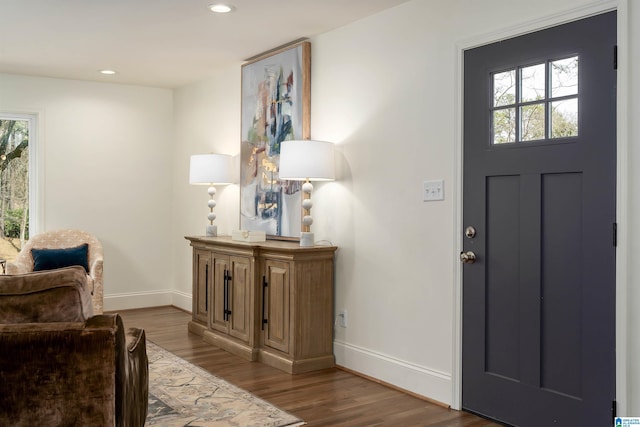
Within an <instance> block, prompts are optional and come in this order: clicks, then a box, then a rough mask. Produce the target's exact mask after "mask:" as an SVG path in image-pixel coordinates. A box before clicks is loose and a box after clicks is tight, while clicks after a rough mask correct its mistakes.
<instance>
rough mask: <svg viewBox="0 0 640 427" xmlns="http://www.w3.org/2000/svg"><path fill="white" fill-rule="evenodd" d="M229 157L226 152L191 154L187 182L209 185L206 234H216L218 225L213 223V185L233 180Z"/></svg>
mask: <svg viewBox="0 0 640 427" xmlns="http://www.w3.org/2000/svg"><path fill="white" fill-rule="evenodd" d="M231 158H232V157H231V156H228V155H226V154H195V155H193V156H191V163H190V166H189V184H201V185H208V186H209V189H208V190H207V192H208V193H209V196H210V199H209V202H208V203H207V205H208V206H209V214H208V215H207V218H208V219H209V225H207V230H206V235H207V236H217V235H218V226H217V225H214V224H213V221H214V220H215V219H216V214H215V213H213V208H215V207H216V201H215V200H214V199H213V196H215V194H216V188H215V187H214V185H227V184H231V182H232V181H233V180H232V177H231Z"/></svg>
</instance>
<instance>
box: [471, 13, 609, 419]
mask: <svg viewBox="0 0 640 427" xmlns="http://www.w3.org/2000/svg"><path fill="white" fill-rule="evenodd" d="M615 44H616V14H615V12H609V13H605V14H601V15H597V16H594V17H590V18H586V19H582V20H579V21H575V22H572V23H568V24H564V25H560V26H557V27H553V28H549V29H545V30H542V31H538V32H535V33H531V34H527V35H524V36H520V37H516V38H513V39H509V40H505V41H502V42H499V43H494V44H491V45H487V46H483V47H479V48H476V49H471V50H468V51H467V52H465V56H464V64H465V65H464V158H463V160H464V182H463V186H464V190H463V191H464V193H463V196H464V208H463V209H464V210H463V221H464V227H465V228H466V227H469V226H471V227H473V230H471V229H469V230H468V233H467V234H468V236H467V235H465V236H463V237H462V239H463V242H464V244H463V250H464V255H462V254H461V258H463V260H465V261H467V263H465V264H464V267H463V354H462V364H463V384H462V405H463V408H464V409H465V410H468V411H471V412H474V413H478V414H481V415H484V416H487V417H489V418H493V419H496V420H499V421H502V422H504V423H508V424H513V425H518V426H535V427H540V426H551V425H558V426H608V425H612V422H613V421H612V417H613V414H612V412H611V407H612V401H613V400H614V399H615V220H616V219H615V218H616V212H615V194H616V133H615V124H616V109H615V107H616V72H615V69H614V48H615ZM469 252H473V253H474V254H475V262H473V261H474V260H473V254H470V253H469Z"/></svg>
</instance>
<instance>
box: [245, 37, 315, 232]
mask: <svg viewBox="0 0 640 427" xmlns="http://www.w3.org/2000/svg"><path fill="white" fill-rule="evenodd" d="M310 98H311V43H310V42H309V41H301V42H296V43H293V44H291V45H288V46H285V47H282V48H278V49H275V50H273V51H270V52H268V53H265V54H262V55H259V56H257V57H255V58H254V59H252V60H250V61H248V62H247V63H245V64H243V65H242V102H241V110H242V117H241V128H242V129H241V150H240V228H241V229H242V230H250V231H251V230H258V231H264V232H265V233H266V235H267V238H268V239H278V240H299V236H300V231H301V200H302V195H301V188H302V182H301V181H284V180H283V181H281V180H280V179H279V177H278V169H279V160H280V143H281V142H282V141H285V140H301V139H309V137H310V133H311V132H310V122H311V114H310V112H311V99H310Z"/></svg>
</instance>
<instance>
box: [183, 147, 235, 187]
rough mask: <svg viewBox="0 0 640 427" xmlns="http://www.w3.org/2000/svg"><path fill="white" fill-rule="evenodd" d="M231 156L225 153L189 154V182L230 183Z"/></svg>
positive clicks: (231, 180)
mask: <svg viewBox="0 0 640 427" xmlns="http://www.w3.org/2000/svg"><path fill="white" fill-rule="evenodd" d="M231 158H232V157H231V156H229V155H226V154H195V155H193V156H191V164H190V167H189V184H207V185H212V184H231V183H232V182H233V179H232V176H231Z"/></svg>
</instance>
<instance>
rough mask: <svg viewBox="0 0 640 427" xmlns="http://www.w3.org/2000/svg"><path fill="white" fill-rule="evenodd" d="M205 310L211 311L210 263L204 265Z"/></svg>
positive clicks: (206, 311)
mask: <svg viewBox="0 0 640 427" xmlns="http://www.w3.org/2000/svg"><path fill="white" fill-rule="evenodd" d="M204 312H205V313H208V312H209V263H206V264H205V265H204Z"/></svg>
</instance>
